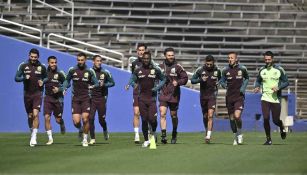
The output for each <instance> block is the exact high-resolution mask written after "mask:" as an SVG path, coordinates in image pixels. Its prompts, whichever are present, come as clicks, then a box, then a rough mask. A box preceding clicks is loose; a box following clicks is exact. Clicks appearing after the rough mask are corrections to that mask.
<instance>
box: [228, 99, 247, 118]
mask: <svg viewBox="0 0 307 175" xmlns="http://www.w3.org/2000/svg"><path fill="white" fill-rule="evenodd" d="M226 107H227V110H228V115H230V114H233V113H234V112H235V111H236V110H240V111H243V109H244V96H239V97H236V98H227V97H226Z"/></svg>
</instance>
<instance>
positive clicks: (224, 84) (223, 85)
mask: <svg viewBox="0 0 307 175" xmlns="http://www.w3.org/2000/svg"><path fill="white" fill-rule="evenodd" d="M226 70H227V67H224V68H223V70H222V73H221V74H222V75H221V79H220V81H219V84H220V85H221V86H222V87H223V88H224V89H226V88H227V81H226Z"/></svg>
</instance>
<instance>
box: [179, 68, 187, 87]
mask: <svg viewBox="0 0 307 175" xmlns="http://www.w3.org/2000/svg"><path fill="white" fill-rule="evenodd" d="M178 67H179V69H178V74H179V79H178V80H177V83H178V86H182V85H186V84H187V82H188V80H189V77H188V74H187V72H186V71H185V70H184V69H183V67H182V66H181V65H180V64H178Z"/></svg>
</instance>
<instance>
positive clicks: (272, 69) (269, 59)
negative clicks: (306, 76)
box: [254, 51, 289, 145]
mask: <svg viewBox="0 0 307 175" xmlns="http://www.w3.org/2000/svg"><path fill="white" fill-rule="evenodd" d="M264 62H265V64H266V65H265V66H264V67H262V68H260V70H259V73H258V76H257V79H256V82H255V89H254V92H256V93H257V92H259V91H260V87H261V88H262V97H261V107H262V114H263V126H264V130H265V135H266V142H265V143H264V145H272V138H271V127H270V112H272V118H273V122H274V124H275V125H277V126H278V127H279V128H280V136H281V138H282V139H286V136H287V135H286V132H285V130H284V126H283V123H282V120H280V111H281V105H280V98H281V90H282V89H284V88H286V87H287V86H288V85H289V82H288V77H287V74H286V72H285V71H284V69H283V68H282V67H281V66H278V65H275V64H274V54H273V53H272V52H271V51H267V52H265V53H264Z"/></svg>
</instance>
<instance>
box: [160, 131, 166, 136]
mask: <svg viewBox="0 0 307 175" xmlns="http://www.w3.org/2000/svg"><path fill="white" fill-rule="evenodd" d="M161 132H162V137H166V129H162V130H161Z"/></svg>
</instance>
